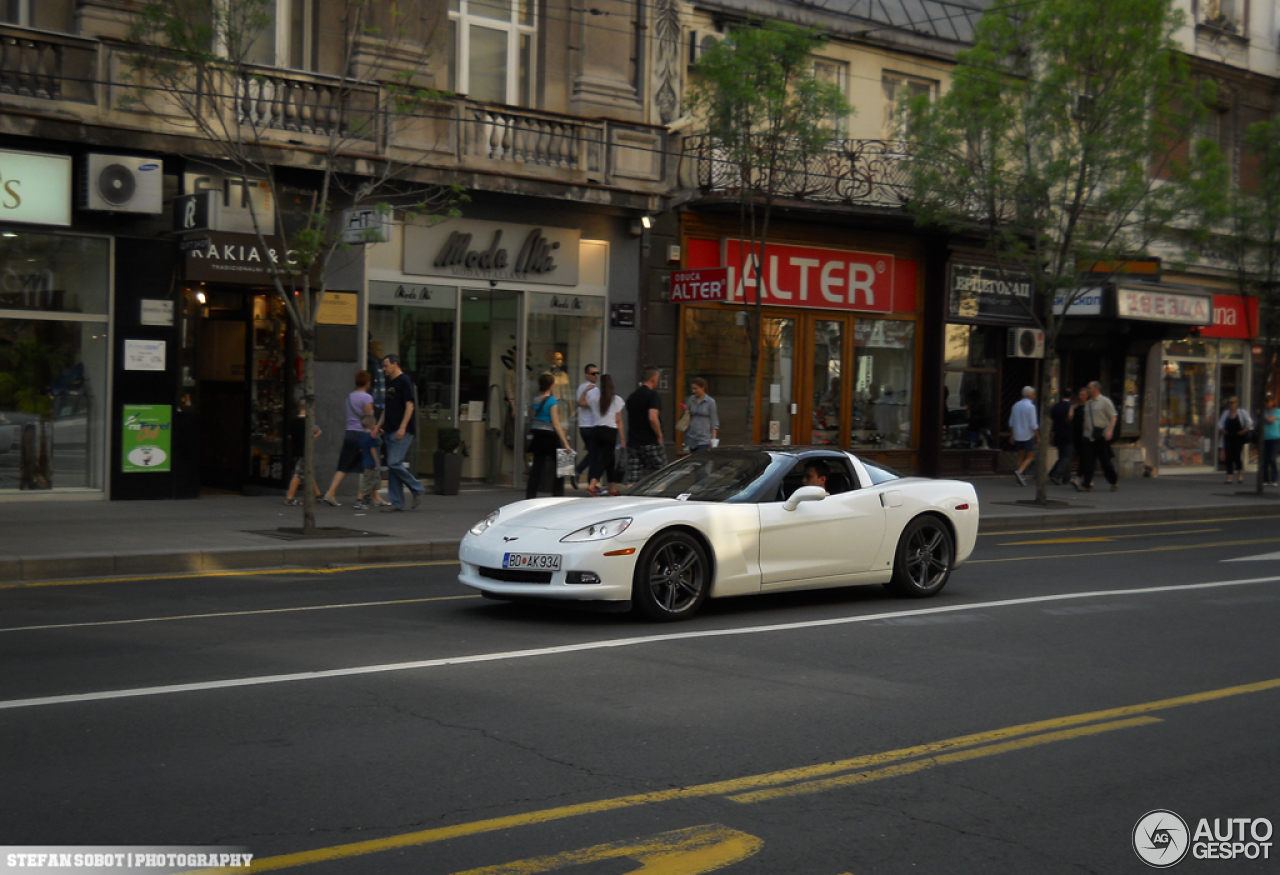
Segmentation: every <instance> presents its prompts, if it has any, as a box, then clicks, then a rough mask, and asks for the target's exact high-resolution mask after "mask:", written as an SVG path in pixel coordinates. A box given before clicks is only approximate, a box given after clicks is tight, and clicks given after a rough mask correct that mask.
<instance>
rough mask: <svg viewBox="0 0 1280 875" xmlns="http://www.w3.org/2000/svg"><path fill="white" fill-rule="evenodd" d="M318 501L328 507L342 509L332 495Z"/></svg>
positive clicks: (322, 497)
mask: <svg viewBox="0 0 1280 875" xmlns="http://www.w3.org/2000/svg"><path fill="white" fill-rule="evenodd" d="M320 500H321V501H323V502H324V503H325V504H327V505H329V507H342V505H341V504H340V503H339V502H338V499H336V498H334V497H333V496H332V495H324V496H321V498H320Z"/></svg>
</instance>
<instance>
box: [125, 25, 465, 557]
mask: <svg viewBox="0 0 1280 875" xmlns="http://www.w3.org/2000/svg"><path fill="white" fill-rule="evenodd" d="M325 8H326V15H325V21H324V22H323V25H322V26H321V25H319V24H318V25H317V26H318V27H319V28H320V33H321V40H322V42H321V43H320V44H319V45H317V46H316V48H315V51H317V52H319V53H322V54H324V55H325V56H326V57H327V58H329V59H330V60H329V62H328V64H327V66H330V67H331V71H332V72H334V73H336V75H329V76H325V77H310V78H309V77H307V75H306V74H302V75H301V76H300V77H297V76H294V77H291V76H290V75H289V74H287V73H286V74H283V75H281V71H278V70H274V69H272V67H271V65H272V64H273V63H274V61H275V58H274V57H271V54H272V53H273V52H272V50H273V49H274V46H275V33H276V29H277V24H276V21H275V14H276V4H275V0H218V2H215V3H210V2H209V0H144V2H143V3H142V4H141V6H140V8H139V10H138V12H137V15H136V18H135V20H134V22H135V23H134V25H133V26H132V29H131V32H130V38H131V41H132V43H133V51H132V52H131V53H130V55H129V59H130V60H129V65H130V69H129V70H128V76H129V83H128V84H129V93H128V95H127V97H126V101H127V105H128V106H129V107H130V108H133V109H135V110H137V111H148V112H150V113H152V115H153V118H155V119H156V120H163V121H165V122H168V123H169V124H170V125H171V126H172V127H173V128H174V129H175V131H176V132H177V133H179V134H185V135H188V136H190V137H192V138H193V143H194V145H193V147H192V151H193V153H195V154H197V155H199V156H202V157H204V158H206V159H211V162H210V163H212V164H215V166H217V167H219V168H223V169H227V170H228V171H229V173H230V175H232V176H233V177H234V178H236V181H237V182H238V183H239V185H240V186H241V189H242V190H251V189H252V190H257V191H258V192H261V193H265V195H266V196H265V197H261V198H259V197H246V198H245V203H246V204H247V206H248V211H249V215H250V219H251V226H252V233H253V234H254V236H256V237H257V238H258V243H259V245H260V246H261V248H262V251H263V252H270V251H275V252H279V253H288V257H287V258H284V257H282V258H279V259H277V260H275V261H274V262H272V263H271V264H269V265H267V269H268V271H269V273H270V276H271V284H272V288H273V289H274V292H275V295H276V296H277V298H278V299H279V300H280V301H281V302H283V306H284V309H285V312H286V313H287V314H288V319H289V322H290V323H291V324H292V326H293V331H294V334H295V336H296V338H297V343H298V354H299V355H300V357H301V359H302V362H303V367H302V401H303V404H304V405H305V415H306V425H305V435H306V439H305V440H304V443H303V447H302V451H303V459H304V478H303V481H304V482H303V486H302V495H303V530H304V533H306V534H314V533H315V497H314V490H313V484H314V483H315V465H314V452H313V444H314V442H313V441H312V440H310V437H311V435H312V433H313V430H314V427H315V392H316V386H315V348H316V319H317V315H318V311H319V306H318V305H319V302H320V301H321V300H322V298H323V296H324V293H325V289H326V283H327V282H328V279H329V276H330V269H331V268H333V267H335V266H336V264H337V261H336V259H337V257H338V255H339V253H343V252H344V251H345V250H346V249H347V248H348V247H349V246H351V245H359V244H360V243H363V242H374V241H376V240H377V239H379V235H378V232H377V231H376V230H370V231H366V232H363V236H362V234H361V233H357V234H356V239H354V240H352V239H351V235H350V234H345V232H346V231H347V230H348V229H347V228H346V226H345V225H344V224H343V223H342V222H341V215H342V211H343V210H344V209H355V208H366V209H372V210H373V211H374V215H375V216H377V217H380V218H383V219H385V220H386V221H387V222H389V221H390V220H391V219H392V218H394V217H395V216H396V215H397V214H398V215H401V216H406V215H407V216H423V217H426V218H427V219H428V220H431V219H435V218H440V217H444V216H452V215H457V214H458V212H459V205H460V204H461V203H463V202H465V200H466V194H465V193H464V192H463V191H462V189H461V188H459V187H458V186H456V185H452V184H446V183H439V182H427V183H423V182H420V181H419V178H420V177H421V176H424V174H419V173H417V172H416V171H417V170H418V169H419V168H420V166H421V163H420V161H419V160H418V159H416V158H414V157H413V156H415V155H423V154H425V153H426V152H427V150H428V149H429V147H430V143H426V142H423V139H424V136H425V133H426V132H427V131H430V130H431V125H430V119H431V118H432V117H433V116H437V115H439V114H440V111H439V110H440V106H441V104H440V102H439V101H440V98H441V96H442V95H441V94H440V93H439V92H437V91H435V90H434V89H433V88H432V87H430V78H429V75H428V60H429V57H430V50H431V48H432V45H433V43H434V42H435V38H436V29H437V25H438V24H439V22H440V21H441V20H442V19H441V13H440V9H441V8H442V7H438V5H437V4H431V3H429V0H400V2H396V3H375V2H370V0H339V2H335V3H333V4H329V5H327V6H326V7H325ZM290 152H293V156H294V157H295V158H297V157H298V156H301V157H300V160H295V161H294V162H293V163H294V164H298V165H301V166H303V167H305V168H306V169H307V171H309V173H310V175H311V179H312V180H313V182H308V183H307V184H306V185H305V186H304V188H305V189H307V193H306V195H305V196H304V197H303V200H304V202H303V203H302V204H301V208H300V210H298V211H297V214H294V215H290V216H286V215H285V212H284V211H283V210H282V207H281V204H282V203H284V202H285V201H286V198H285V197H284V195H285V194H286V193H285V192H284V191H282V185H281V181H280V168H281V166H282V165H284V164H287V163H289V158H290V155H289V153H290ZM291 194H292V193H291ZM290 199H292V200H295V201H296V200H297V198H296V196H295V197H291V198H290ZM376 224H381V223H376ZM344 235H345V236H346V237H347V241H346V242H344ZM293 352H294V351H293V350H284V353H285V355H286V356H291V355H292V354H293ZM296 449H297V448H295V450H296Z"/></svg>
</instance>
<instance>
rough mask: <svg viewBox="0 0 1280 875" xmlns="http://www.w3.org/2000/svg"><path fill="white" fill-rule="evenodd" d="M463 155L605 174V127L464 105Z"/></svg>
mask: <svg viewBox="0 0 1280 875" xmlns="http://www.w3.org/2000/svg"><path fill="white" fill-rule="evenodd" d="M460 110H461V114H462V132H461V133H462V154H463V156H469V157H478V158H487V159H490V160H494V161H505V162H512V163H521V164H530V165H534V166H538V167H551V168H566V169H573V170H580V171H582V172H584V173H585V174H588V175H591V176H595V175H599V174H602V173H603V171H604V163H603V157H604V142H605V123H604V122H592V121H587V120H585V119H577V118H572V117H566V116H557V115H553V114H550V113H540V112H538V111H536V110H527V109H517V108H514V107H509V106H495V105H492V104H483V103H477V102H475V101H471V100H464V101H463V102H462V105H461V107H460Z"/></svg>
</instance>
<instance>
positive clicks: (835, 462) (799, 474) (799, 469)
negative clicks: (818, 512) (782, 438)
mask: <svg viewBox="0 0 1280 875" xmlns="http://www.w3.org/2000/svg"><path fill="white" fill-rule="evenodd" d="M822 461H823V462H825V463H826V465H827V469H828V470H827V494H828V495H839V494H840V493H842V492H852V491H853V490H855V489H857V488H858V478H857V477H856V476H854V473H853V469H852V468H850V467H849V463H848V462H846V461H844V460H843V459H836V458H825V457H824V458H823V459H822ZM808 464H809V462H808V461H805V460H798V461H797V462H796V463H795V464H794V465H792V466H791V469H790V470H789V471H787V473H786V474H785V475H783V477H782V483H781V484H780V485H779V487H778V493H777V495H776V496H775V497H774V498H773V500H774V501H786V500H787V499H788V498H790V497H791V494H792V493H793V492H795V491H796V490H797V489H799V488H800V487H801V486H803V485H804V470H805V466H806V465H808Z"/></svg>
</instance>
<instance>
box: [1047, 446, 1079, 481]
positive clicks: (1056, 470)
mask: <svg viewBox="0 0 1280 875" xmlns="http://www.w3.org/2000/svg"><path fill="white" fill-rule="evenodd" d="M1075 451H1076V445H1075V442H1073V441H1066V442H1064V443H1060V444H1058V461H1056V462H1054V463H1053V468H1052V469H1051V470H1050V471H1049V477H1050V478H1051V479H1054V478H1056V479H1058V480H1066V479H1067V477H1069V476H1070V475H1071V457H1072V456H1074V455H1075Z"/></svg>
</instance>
